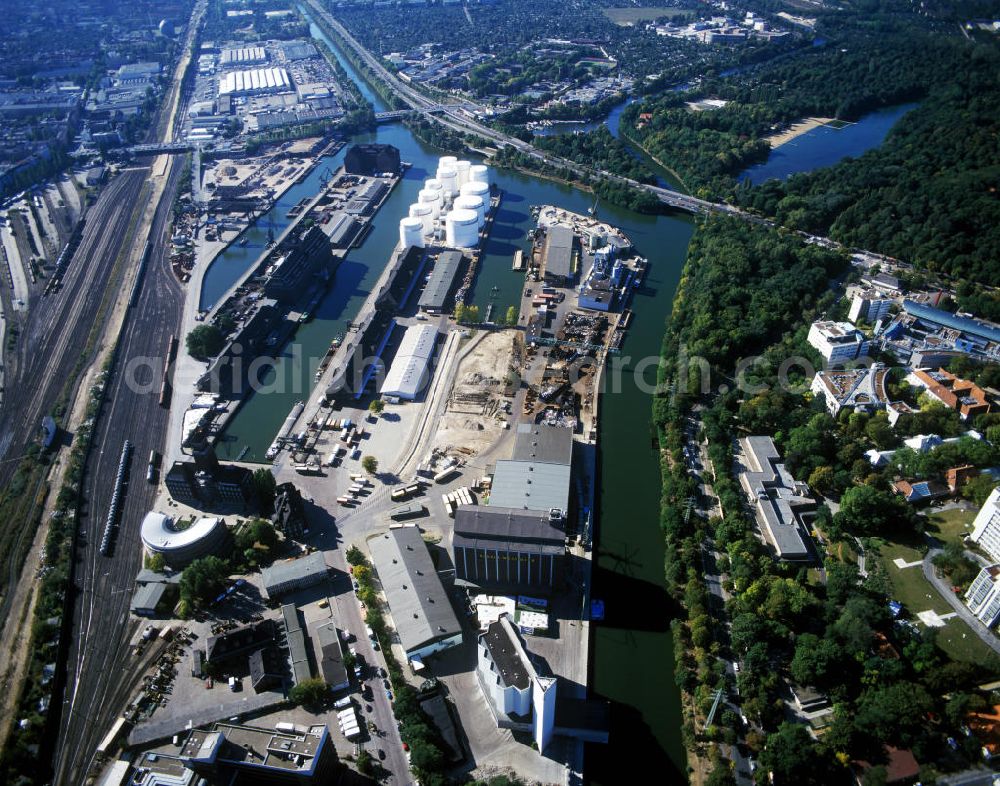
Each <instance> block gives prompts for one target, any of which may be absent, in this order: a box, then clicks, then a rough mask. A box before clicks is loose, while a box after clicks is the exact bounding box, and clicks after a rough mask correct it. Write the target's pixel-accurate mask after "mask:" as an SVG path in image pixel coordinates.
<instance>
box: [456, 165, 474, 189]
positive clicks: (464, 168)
mask: <svg viewBox="0 0 1000 786" xmlns="http://www.w3.org/2000/svg"><path fill="white" fill-rule="evenodd" d="M471 169H472V164H470V163H469V162H468V161H456V162H455V171H456V172H457V173H458V187H459V188H461V187H462V186H464V185H465V184H466V183H468V182H469V171H470V170H471Z"/></svg>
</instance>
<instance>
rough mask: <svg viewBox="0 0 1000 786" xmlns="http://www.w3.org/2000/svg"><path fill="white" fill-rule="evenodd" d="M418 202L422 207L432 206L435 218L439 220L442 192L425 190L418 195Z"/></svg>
mask: <svg viewBox="0 0 1000 786" xmlns="http://www.w3.org/2000/svg"><path fill="white" fill-rule="evenodd" d="M417 202H419V203H420V204H422V205H430V206H431V207H432V208H433V209H434V212H433V214H432V215H433V216H434V218H437V217H438V216H439V215H440V214H441V192H440V191H429V190H428V189H426V188H425V189H424V190H423V191H421V192H420V193H419V194H417Z"/></svg>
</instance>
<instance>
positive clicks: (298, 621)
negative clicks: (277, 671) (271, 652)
mask: <svg viewBox="0 0 1000 786" xmlns="http://www.w3.org/2000/svg"><path fill="white" fill-rule="evenodd" d="M281 622H282V624H283V625H284V627H285V646H286V647H287V648H288V660H289V662H290V663H291V664H292V681H293V682H294V683H295V684H296V685H298V684H299V683H300V682H302V680H307V679H309V678H311V677H312V669H311V668H310V666H309V648H308V647H307V646H306V638H307V637H306V631H305V627H304V626H303V625H302V615H301V614H299V610H298V609H297V608H295V604H294V603H286V604H285V605H283V606H282V607H281Z"/></svg>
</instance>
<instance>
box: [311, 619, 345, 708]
mask: <svg viewBox="0 0 1000 786" xmlns="http://www.w3.org/2000/svg"><path fill="white" fill-rule="evenodd" d="M314 638H315V640H316V643H317V645H318V648H317V652H316V659H317V660H318V661H319V662H318V666H319V674H320V677H322V678H323V681H324V682H325V683H326V684H327V685H329V686H330V690H331V691H333V692H334V693H336V692H337V691H341V690H347V688H349V687H350V685H351V683H350V677H349V676H348V674H347V666H345V665H344V649H343V645H342V644H341V638H340V631H339V630H338V629H337V626H336V624H335V623H333V622H332V621H331V622H324V623H322V624H321V625H317V626H316V628H315V637H314Z"/></svg>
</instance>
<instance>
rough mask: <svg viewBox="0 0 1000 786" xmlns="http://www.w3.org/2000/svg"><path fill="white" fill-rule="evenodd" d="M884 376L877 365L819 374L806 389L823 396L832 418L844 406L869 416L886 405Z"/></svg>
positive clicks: (884, 371) (882, 368)
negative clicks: (808, 388)
mask: <svg viewBox="0 0 1000 786" xmlns="http://www.w3.org/2000/svg"><path fill="white" fill-rule="evenodd" d="M887 373H888V372H887V371H886V369H885V367H884V366H882V365H881V364H878V363H876V364H875V365H874V366H872V367H871V368H857V369H848V370H846V371H819V372H817V374H816V376H815V377H813V381H812V385H811V386H810V390H811V391H812V392H813V393H814V394H815V395H816V396H822V397H823V400H824V401H825V402H826V408H827V410H829V412H830V414H831V415H833V416H834V417H836V416H837V413H839V412H840V410H842V409H844V408H845V407H849V408H850V409H853V410H854V411H855V412H865V413H867V414H869V415H870V414H873V413H874V412H875V411H876V410H879V409H885V407H886V406H887V405H888V403H889V397H888V394H887V393H886V390H885V378H886V374H887Z"/></svg>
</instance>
